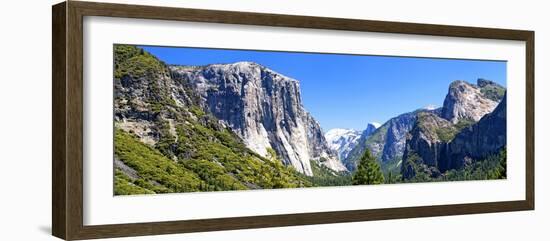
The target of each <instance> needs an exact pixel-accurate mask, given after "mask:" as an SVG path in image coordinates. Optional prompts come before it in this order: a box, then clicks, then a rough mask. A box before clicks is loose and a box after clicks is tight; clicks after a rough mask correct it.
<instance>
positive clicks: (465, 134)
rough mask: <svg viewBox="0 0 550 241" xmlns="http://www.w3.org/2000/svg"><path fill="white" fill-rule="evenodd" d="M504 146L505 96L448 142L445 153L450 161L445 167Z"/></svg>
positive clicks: (460, 165) (464, 162)
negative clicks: (489, 110)
mask: <svg viewBox="0 0 550 241" xmlns="http://www.w3.org/2000/svg"><path fill="white" fill-rule="evenodd" d="M504 146H506V96H505V97H504V98H503V99H502V101H501V102H500V103H499V105H498V106H497V108H495V110H494V111H493V112H491V113H490V114H487V115H486V116H484V117H483V118H481V120H480V121H479V122H478V123H476V124H474V125H472V126H471V127H469V128H466V129H464V130H462V131H461V132H460V133H458V134H457V135H456V137H455V138H454V139H453V141H451V142H450V143H449V144H448V148H447V152H446V155H447V156H448V158H449V160H452V161H451V162H448V166H443V168H445V169H451V168H458V167H462V166H464V165H465V164H467V163H468V162H469V161H471V160H472V159H474V160H475V159H480V158H483V157H485V156H487V155H489V154H493V153H495V152H497V151H498V150H500V149H501V148H502V147H504Z"/></svg>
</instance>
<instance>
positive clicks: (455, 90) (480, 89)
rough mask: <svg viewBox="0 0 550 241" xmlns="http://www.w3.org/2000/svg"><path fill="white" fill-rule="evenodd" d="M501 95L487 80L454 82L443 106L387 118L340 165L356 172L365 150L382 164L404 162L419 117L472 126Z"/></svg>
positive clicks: (493, 83)
mask: <svg viewBox="0 0 550 241" xmlns="http://www.w3.org/2000/svg"><path fill="white" fill-rule="evenodd" d="M504 92H505V88H504V87H502V86H500V85H498V84H497V83H495V82H493V81H490V80H486V79H478V81H477V84H470V83H468V82H465V81H460V80H458V81H453V82H452V83H451V84H450V85H449V90H448V94H447V95H446V97H445V100H444V103H443V106H442V107H440V108H424V109H419V110H416V111H413V112H409V113H404V114H401V115H399V116H397V117H394V118H392V119H390V120H389V121H387V122H386V123H384V124H383V125H382V126H381V127H380V128H378V129H377V130H376V132H375V133H373V134H372V135H370V136H369V137H368V138H361V139H359V140H358V143H357V145H356V146H355V147H354V148H353V149H352V150H351V151H350V152H349V154H348V156H347V158H346V159H344V160H343V163H344V165H346V167H347V168H348V170H350V171H353V170H355V166H356V165H357V163H358V161H359V158H360V157H361V154H362V153H363V152H364V151H365V150H366V149H367V148H368V149H369V150H370V151H371V153H373V155H374V156H376V157H377V158H378V160H379V161H380V162H382V163H385V162H397V161H400V160H402V159H404V158H403V154H404V152H405V149H406V142H407V137H408V136H409V133H411V131H413V129H414V128H415V125H417V119H418V116H419V115H420V116H423V117H429V118H428V119H430V120H434V121H436V120H442V121H439V122H438V123H443V122H450V124H451V125H455V124H459V125H465V124H468V123H469V124H471V123H475V122H477V121H479V120H480V119H481V118H482V117H483V116H485V115H486V114H488V113H490V112H492V111H493V110H494V109H495V107H496V106H497V104H498V101H500V99H502V98H503V96H504ZM459 122H460V123H459ZM413 133H414V131H413ZM422 136H424V134H422Z"/></svg>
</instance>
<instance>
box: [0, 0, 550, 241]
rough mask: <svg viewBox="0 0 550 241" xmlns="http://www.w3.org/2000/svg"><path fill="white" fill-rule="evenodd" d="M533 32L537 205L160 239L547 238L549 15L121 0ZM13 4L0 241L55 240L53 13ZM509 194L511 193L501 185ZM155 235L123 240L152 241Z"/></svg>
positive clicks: (36, 5) (1, 124)
mask: <svg viewBox="0 0 550 241" xmlns="http://www.w3.org/2000/svg"><path fill="white" fill-rule="evenodd" d="M117 2H130V3H136V4H138V3H152V4H157V5H161V4H162V5H167V6H179V7H190V8H205V9H220V10H236V11H254V12H269V13H285V14H300V15H317V16H330V17H345V18H359V19H373V20H390V21H407V22H422V23H437V24H452V25H469V26H479V27H497V28H517V29H528V30H535V31H536V61H535V62H536V73H535V79H536V133H537V134H536V143H537V144H536V150H538V152H537V153H536V210H535V211H531V212H515V213H498V214H480V215H466V216H451V217H437V218H420V219H407V220H389V221H375V222H360V223H346V224H329V225H315V226H299V227H285V228H269V229H255V230H239V231H223V232H210V233H195V234H180V235H164V236H158V237H154V239H155V240H189V241H200V240H205V241H206V240H209V241H216V240H239V241H246V240H262V241H270V240H273V241H282V240H285V241H292V240H342V239H346V240H366V239H374V240H396V239H400V240H421V239H422V240H442V239H443V240H483V239H485V240H548V238H549V237H550V234H549V232H548V230H547V228H548V223H549V222H550V188H548V186H547V185H548V183H550V175H549V174H547V173H545V172H546V170H549V169H550V163H549V161H548V160H547V159H548V155H547V154H546V150H545V148H547V147H548V144H549V142H548V141H547V140H546V138H545V136H547V135H550V132H549V125H547V124H546V123H547V122H548V121H549V120H548V117H549V115H550V113H549V112H550V108H548V107H547V106H545V103H549V102H550V97H549V95H548V94H547V93H548V92H549V91H550V86H549V85H550V84H549V82H548V79H550V70H549V69H547V68H546V66H549V65H550V49H549V48H550V27H548V24H547V22H548V21H550V15H549V14H548V9H549V7H548V6H546V3H545V2H546V1H535V0H524V1H513V2H512V1H510V2H506V1H479V0H477V1H475V0H474V1H470V0H462V1H453V2H450V1H438V0H416V1H407V0H401V1H392V0H386V1H372V2H367V1H360V0H357V1H352V0H338V1H319V0H317V1H315V0H311V1H308V0H272V1H266V0H264V1H259V0H256V1H252V0H232V1H227V0H225V1H223V0H220V1H216V0H200V1H198V0H197V1H174V0H164V1H152V0H151V1H145V0H142V1H139V0H133V1H117ZM54 3H57V1H51V0H50V1H43V0H42V1H40V0H35V1H7V2H5V3H3V5H2V8H1V9H0V18H1V21H0V25H1V28H0V30H1V35H2V37H1V38H0V43H1V44H0V61H1V63H0V70H1V74H0V76H1V79H0V113H1V114H0V183H1V187H0V190H1V193H2V195H1V197H0V227H1V228H0V240H56V238H54V237H52V236H50V234H49V233H50V230H51V228H50V226H51V224H50V218H51V214H50V213H51V208H50V207H51V201H50V200H51V194H50V192H51V189H50V186H51V183H50V178H51V164H50V162H51V151H50V149H51V26H50V25H51V9H50V6H51V5H52V4H54ZM495 191H505V190H495ZM151 239H153V238H152V237H138V238H125V239H121V240H151Z"/></svg>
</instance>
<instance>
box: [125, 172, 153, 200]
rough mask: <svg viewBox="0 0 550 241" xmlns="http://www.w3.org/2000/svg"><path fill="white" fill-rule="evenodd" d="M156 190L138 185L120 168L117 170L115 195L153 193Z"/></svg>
mask: <svg viewBox="0 0 550 241" xmlns="http://www.w3.org/2000/svg"><path fill="white" fill-rule="evenodd" d="M153 193H155V192H153V191H151V190H148V189H145V188H142V187H140V186H137V185H136V184H134V183H133V181H132V180H131V179H130V178H129V177H128V176H126V175H125V174H124V173H122V172H121V171H119V170H116V172H115V195H131V194H153Z"/></svg>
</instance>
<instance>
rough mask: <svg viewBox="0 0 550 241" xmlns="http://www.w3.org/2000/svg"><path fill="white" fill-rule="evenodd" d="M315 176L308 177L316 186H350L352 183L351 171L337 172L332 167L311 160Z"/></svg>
mask: <svg viewBox="0 0 550 241" xmlns="http://www.w3.org/2000/svg"><path fill="white" fill-rule="evenodd" d="M310 165H311V171H312V173H313V176H310V177H307V178H308V180H310V181H311V183H312V184H313V185H314V186H321V187H324V186H348V185H351V175H350V174H349V173H343V172H340V173H339V172H335V171H333V170H332V169H330V168H328V167H326V166H325V165H322V164H320V163H318V162H317V161H313V160H311V161H310Z"/></svg>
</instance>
